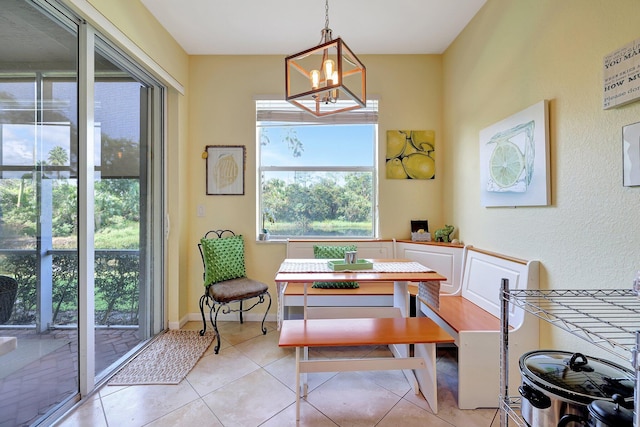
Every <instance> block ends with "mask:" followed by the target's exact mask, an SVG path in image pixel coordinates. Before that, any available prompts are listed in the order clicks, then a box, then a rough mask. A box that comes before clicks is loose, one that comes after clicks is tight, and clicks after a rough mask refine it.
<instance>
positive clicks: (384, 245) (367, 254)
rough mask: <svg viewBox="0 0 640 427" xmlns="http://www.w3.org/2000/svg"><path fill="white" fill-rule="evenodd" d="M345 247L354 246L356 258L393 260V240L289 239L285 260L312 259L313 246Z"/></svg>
mask: <svg viewBox="0 0 640 427" xmlns="http://www.w3.org/2000/svg"><path fill="white" fill-rule="evenodd" d="M314 245H327V246H330V245H331V246H346V245H356V247H357V248H358V258H360V259H363V258H369V259H370V258H374V259H376V258H377V259H391V258H395V241H394V240H346V239H345V240H305V239H289V240H288V241H287V258H309V259H310V258H314V256H313V246H314Z"/></svg>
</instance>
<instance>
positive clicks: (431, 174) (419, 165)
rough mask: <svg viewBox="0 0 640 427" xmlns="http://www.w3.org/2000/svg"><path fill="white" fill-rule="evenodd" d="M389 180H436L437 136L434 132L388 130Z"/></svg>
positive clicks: (387, 158) (387, 159)
mask: <svg viewBox="0 0 640 427" xmlns="http://www.w3.org/2000/svg"><path fill="white" fill-rule="evenodd" d="M386 162H387V163H386V172H387V178H388V179H434V178H435V176H436V135H435V132H434V131H432V130H388V131H387V155H386Z"/></svg>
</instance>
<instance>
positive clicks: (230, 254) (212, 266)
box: [200, 235, 247, 286]
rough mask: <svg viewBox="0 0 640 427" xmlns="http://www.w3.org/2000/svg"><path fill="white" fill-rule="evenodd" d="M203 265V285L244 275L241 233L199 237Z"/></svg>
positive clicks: (245, 273)
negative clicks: (219, 237) (228, 235)
mask: <svg viewBox="0 0 640 427" xmlns="http://www.w3.org/2000/svg"><path fill="white" fill-rule="evenodd" d="M200 244H201V245H202V254H203V258H204V265H205V275H204V285H205V286H207V285H210V284H211V283H218V282H223V281H225V280H230V279H237V278H239V277H245V276H246V275H247V271H246V269H245V265H244V240H243V238H242V236H241V235H238V236H233V237H224V238H221V239H205V238H202V239H200Z"/></svg>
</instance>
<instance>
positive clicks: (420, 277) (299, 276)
mask: <svg viewBox="0 0 640 427" xmlns="http://www.w3.org/2000/svg"><path fill="white" fill-rule="evenodd" d="M287 261H289V260H285V261H284V262H287ZM296 261H300V260H297V259H296ZM314 261H317V259H316V260H314ZM371 261H373V262H374V263H376V262H415V261H412V260H408V259H373V260H371ZM444 280H447V278H446V277H444V276H442V275H440V274H438V273H436V272H435V271H429V272H420V273H406V272H380V271H372V270H358V271H330V272H321V273H318V272H305V273H285V272H279V273H277V274H276V278H275V282H276V283H284V282H288V283H308V282H351V281H353V282H430V281H444Z"/></svg>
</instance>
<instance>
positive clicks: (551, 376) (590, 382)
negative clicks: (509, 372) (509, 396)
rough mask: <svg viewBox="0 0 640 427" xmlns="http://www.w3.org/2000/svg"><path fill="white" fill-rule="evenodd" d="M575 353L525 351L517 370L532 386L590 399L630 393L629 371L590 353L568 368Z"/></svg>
mask: <svg viewBox="0 0 640 427" xmlns="http://www.w3.org/2000/svg"><path fill="white" fill-rule="evenodd" d="M575 354H576V353H569V352H564V351H554V350H544V351H543V350H541V351H533V352H529V353H527V354H525V355H523V356H522V357H521V358H520V371H521V373H522V374H523V375H524V376H525V377H527V378H528V379H529V380H531V381H532V382H534V383H535V384H536V385H538V386H541V387H543V388H545V389H547V390H549V391H552V392H553V391H556V392H557V394H563V393H567V392H569V393H572V394H575V395H580V396H586V397H589V398H594V399H610V398H611V396H612V395H613V394H615V393H618V394H620V395H622V397H624V398H628V397H630V396H633V385H634V377H633V374H632V373H631V371H629V370H625V369H624V368H622V367H621V366H618V365H616V364H615V363H612V362H609V361H606V360H603V359H598V358H595V357H591V356H583V357H584V358H585V359H586V363H582V361H583V359H581V358H580V357H578V361H579V362H580V363H576V364H575V365H574V366H573V367H571V366H570V361H571V358H572V357H574V360H575V359H576V358H575ZM579 356H582V355H579Z"/></svg>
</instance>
